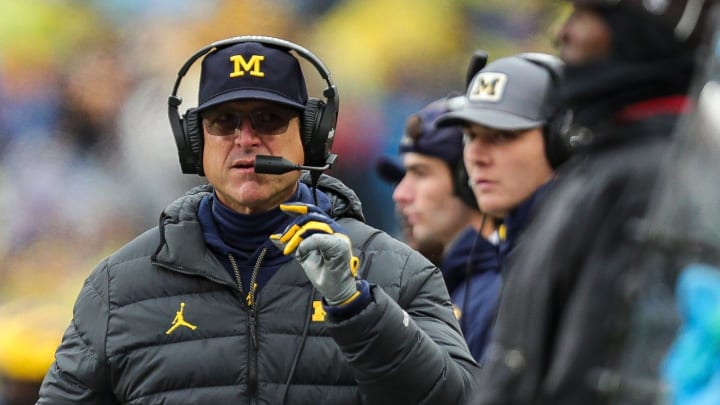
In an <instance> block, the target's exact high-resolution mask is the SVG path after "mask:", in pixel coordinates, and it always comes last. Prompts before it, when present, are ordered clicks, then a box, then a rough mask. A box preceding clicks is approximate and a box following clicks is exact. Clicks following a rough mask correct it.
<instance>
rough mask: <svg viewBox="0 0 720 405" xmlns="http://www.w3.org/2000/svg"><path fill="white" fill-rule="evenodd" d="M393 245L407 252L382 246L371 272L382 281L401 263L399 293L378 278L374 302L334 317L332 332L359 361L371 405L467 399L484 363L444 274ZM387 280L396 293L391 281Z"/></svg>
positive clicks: (350, 356) (360, 379)
mask: <svg viewBox="0 0 720 405" xmlns="http://www.w3.org/2000/svg"><path fill="white" fill-rule="evenodd" d="M382 239H386V240H384V241H379V242H378V243H385V244H390V245H391V246H392V245H393V241H392V240H391V239H390V238H382ZM395 249H400V250H401V251H400V252H396V253H393V254H389V253H387V252H385V253H383V252H379V253H378V256H377V257H375V258H374V263H376V264H374V268H373V269H371V270H370V272H371V273H374V274H376V275H379V278H380V279H382V278H383V275H384V274H398V268H400V269H402V270H401V271H400V272H399V274H400V281H399V286H397V287H398V288H397V296H396V297H395V296H393V297H391V296H390V295H389V294H388V293H387V292H386V291H384V290H383V288H382V287H380V286H378V285H376V284H373V285H372V287H371V290H372V296H373V300H372V301H371V302H370V304H369V305H368V306H367V307H366V308H365V309H364V310H362V311H361V312H360V313H358V314H357V315H355V316H353V317H351V318H349V319H346V320H342V321H339V322H337V323H330V324H329V325H328V328H329V332H330V334H331V335H332V336H333V338H334V339H335V341H336V342H337V344H338V345H339V346H340V348H341V350H342V351H343V353H344V354H345V357H346V358H347V360H348V361H349V363H350V364H351V365H352V366H353V368H354V370H355V373H356V379H357V381H358V384H359V385H360V387H361V390H362V392H363V393H364V395H365V396H366V399H367V402H368V403H371V404H463V403H466V402H468V400H469V399H470V398H471V397H472V394H473V393H474V391H475V387H476V381H477V379H476V373H477V371H478V369H479V368H478V365H477V363H476V362H475V361H474V360H473V358H472V356H471V354H470V352H469V350H468V348H467V345H466V343H465V340H464V338H463V336H462V333H461V332H460V328H459V325H458V322H457V320H456V319H455V316H454V315H453V312H452V306H451V303H450V298H449V296H448V293H447V289H446V287H445V284H444V281H443V278H442V275H441V273H440V271H439V269H438V268H437V267H435V266H433V265H432V264H431V263H430V262H429V261H427V260H426V259H425V258H424V257H422V256H421V255H420V254H419V253H417V252H415V251H410V250H409V249H407V248H406V247H404V245H400V244H398V246H393V250H395ZM405 249H407V250H405ZM383 255H385V256H383ZM381 257H382V258H381ZM393 267H395V268H393ZM369 278H370V279H371V281H373V280H372V279H373V277H369ZM383 281H385V282H387V283H384V284H385V285H386V286H387V288H389V289H391V290H393V291H395V287H394V285H395V283H394V282H393V281H391V280H383ZM395 286H396V285H395ZM393 295H395V294H394V293H393Z"/></svg>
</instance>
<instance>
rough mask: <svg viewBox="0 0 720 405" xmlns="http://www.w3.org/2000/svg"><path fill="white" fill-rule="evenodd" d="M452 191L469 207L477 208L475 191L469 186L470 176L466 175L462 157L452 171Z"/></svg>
mask: <svg viewBox="0 0 720 405" xmlns="http://www.w3.org/2000/svg"><path fill="white" fill-rule="evenodd" d="M453 176H454V177H453V192H454V193H455V195H456V196H458V197H459V198H460V199H461V200H462V201H463V202H464V203H465V204H467V205H468V206H469V207H471V208H474V209H476V210H479V209H480V208H479V206H478V203H477V200H476V199H475V193H474V192H473V190H472V188H471V187H470V176H468V172H467V169H466V168H465V162H463V160H462V159H460V161H459V162H458V163H457V165H455V170H454V173H453Z"/></svg>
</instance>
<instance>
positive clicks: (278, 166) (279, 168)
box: [255, 153, 337, 174]
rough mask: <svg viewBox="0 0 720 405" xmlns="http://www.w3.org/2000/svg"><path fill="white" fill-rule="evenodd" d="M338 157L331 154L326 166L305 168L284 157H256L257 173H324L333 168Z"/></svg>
mask: <svg viewBox="0 0 720 405" xmlns="http://www.w3.org/2000/svg"><path fill="white" fill-rule="evenodd" d="M335 159H337V155H336V154H334V153H331V154H330V156H328V158H327V160H326V161H325V165H324V166H304V165H298V164H295V163H293V162H291V161H289V160H287V159H285V158H284V157H282V156H264V155H258V156H255V173H265V174H283V173H287V172H291V171H293V170H309V171H311V172H322V171H324V170H327V169H329V168H330V167H332V165H333V163H335Z"/></svg>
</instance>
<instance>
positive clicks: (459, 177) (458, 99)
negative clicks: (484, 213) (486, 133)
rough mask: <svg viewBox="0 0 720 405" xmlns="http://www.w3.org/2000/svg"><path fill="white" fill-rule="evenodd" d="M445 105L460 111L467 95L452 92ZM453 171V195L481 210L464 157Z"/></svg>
mask: <svg viewBox="0 0 720 405" xmlns="http://www.w3.org/2000/svg"><path fill="white" fill-rule="evenodd" d="M485 57H486V58H487V54H485ZM486 60H487V59H486ZM470 69H472V68H470ZM478 70H479V69H478ZM445 103H446V104H445V106H446V110H447V111H455V110H458V109H460V108H462V106H463V105H464V103H465V95H464V94H462V93H458V94H456V93H454V92H452V93H450V94H448V96H447V97H446V98H445ZM451 170H452V176H453V193H454V194H455V195H456V196H458V197H459V198H460V199H461V200H462V201H463V202H464V203H465V204H467V205H468V206H470V207H472V208H474V209H479V208H478V203H477V199H475V193H474V192H473V190H472V188H471V186H470V176H469V175H468V172H467V169H466V168H465V162H464V160H463V157H462V155H461V156H460V160H458V162H457V163H456V164H455V167H454V168H451Z"/></svg>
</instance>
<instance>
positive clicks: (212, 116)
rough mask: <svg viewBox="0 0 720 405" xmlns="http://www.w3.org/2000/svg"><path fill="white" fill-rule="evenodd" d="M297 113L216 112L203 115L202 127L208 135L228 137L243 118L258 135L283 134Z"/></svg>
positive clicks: (283, 111)
mask: <svg viewBox="0 0 720 405" xmlns="http://www.w3.org/2000/svg"><path fill="white" fill-rule="evenodd" d="M297 116H298V113H297V112H295V111H291V110H282V109H277V108H273V109H262V110H253V111H250V112H241V111H232V110H227V111H218V112H208V113H206V114H203V126H204V127H205V130H206V131H207V132H208V133H209V134H210V135H215V136H230V135H233V134H235V130H236V129H238V128H240V127H241V126H242V122H243V120H244V119H245V117H248V119H250V125H251V126H252V128H253V130H254V131H255V132H256V133H257V134H258V135H278V134H281V133H283V132H285V131H286V130H287V128H288V125H290V120H291V119H293V118H295V117H297Z"/></svg>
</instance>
